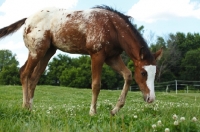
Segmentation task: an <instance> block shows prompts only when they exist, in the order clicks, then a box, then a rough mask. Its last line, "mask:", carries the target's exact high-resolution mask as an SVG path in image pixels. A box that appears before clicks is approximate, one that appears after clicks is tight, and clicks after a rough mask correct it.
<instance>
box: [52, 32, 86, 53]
mask: <svg viewBox="0 0 200 132" xmlns="http://www.w3.org/2000/svg"><path fill="white" fill-rule="evenodd" d="M53 45H54V46H55V47H56V48H58V49H59V50H61V51H64V52H68V53H75V54H88V51H87V49H86V46H85V39H83V38H76V37H75V38H74V37H70V36H67V37H60V38H58V39H57V40H56V41H54V42H53Z"/></svg>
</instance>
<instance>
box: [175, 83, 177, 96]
mask: <svg viewBox="0 0 200 132" xmlns="http://www.w3.org/2000/svg"><path fill="white" fill-rule="evenodd" d="M175 83H176V94H177V80H175Z"/></svg>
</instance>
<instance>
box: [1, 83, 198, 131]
mask: <svg viewBox="0 0 200 132" xmlns="http://www.w3.org/2000/svg"><path fill="white" fill-rule="evenodd" d="M120 92H121V91H120V90H116V91H110V90H101V93H100V95H99V98H98V104H97V112H98V113H97V115H95V116H92V117H91V116H89V107H90V102H91V89H75V88H67V87H54V86H37V88H36V91H35V96H34V107H33V110H32V111H31V112H30V111H28V110H26V109H23V108H21V105H22V90H21V86H0V132H60V131H64V132H153V131H158V132H164V131H165V129H166V128H169V129H170V132H180V131H181V132H200V94H199V93H188V94H187V93H178V94H175V93H168V94H166V93H161V92H159V93H156V99H157V100H156V102H155V103H153V104H146V103H145V102H143V99H142V96H141V93H140V92H129V93H128V96H127V100H126V104H125V106H124V107H123V108H122V109H121V110H120V112H119V113H118V114H117V115H116V116H114V117H112V116H110V113H109V112H110V110H111V109H112V108H113V107H114V105H115V103H116V101H117V99H118V97H119V95H120ZM174 114H176V115H177V116H178V118H177V119H176V120H177V121H178V125H174V122H175V119H173V115H174ZM181 117H184V118H185V120H184V121H181V119H180V118H181ZM193 117H196V118H197V121H192V118H193ZM159 120H160V121H161V124H160V125H159V124H158V121H159ZM152 125H153V126H155V128H152Z"/></svg>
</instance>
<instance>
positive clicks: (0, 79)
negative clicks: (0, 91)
mask: <svg viewBox="0 0 200 132" xmlns="http://www.w3.org/2000/svg"><path fill="white" fill-rule="evenodd" d="M18 64H19V62H18V61H17V60H16V58H15V55H13V54H12V52H11V51H10V50H0V84H3V85H16V84H20V80H19V68H18V67H17V66H18Z"/></svg>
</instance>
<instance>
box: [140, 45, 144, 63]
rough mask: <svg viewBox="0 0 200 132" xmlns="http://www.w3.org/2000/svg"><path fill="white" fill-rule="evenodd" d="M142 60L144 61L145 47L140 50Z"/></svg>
mask: <svg viewBox="0 0 200 132" xmlns="http://www.w3.org/2000/svg"><path fill="white" fill-rule="evenodd" d="M140 59H141V60H143V59H144V47H143V46H142V47H141V48H140Z"/></svg>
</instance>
